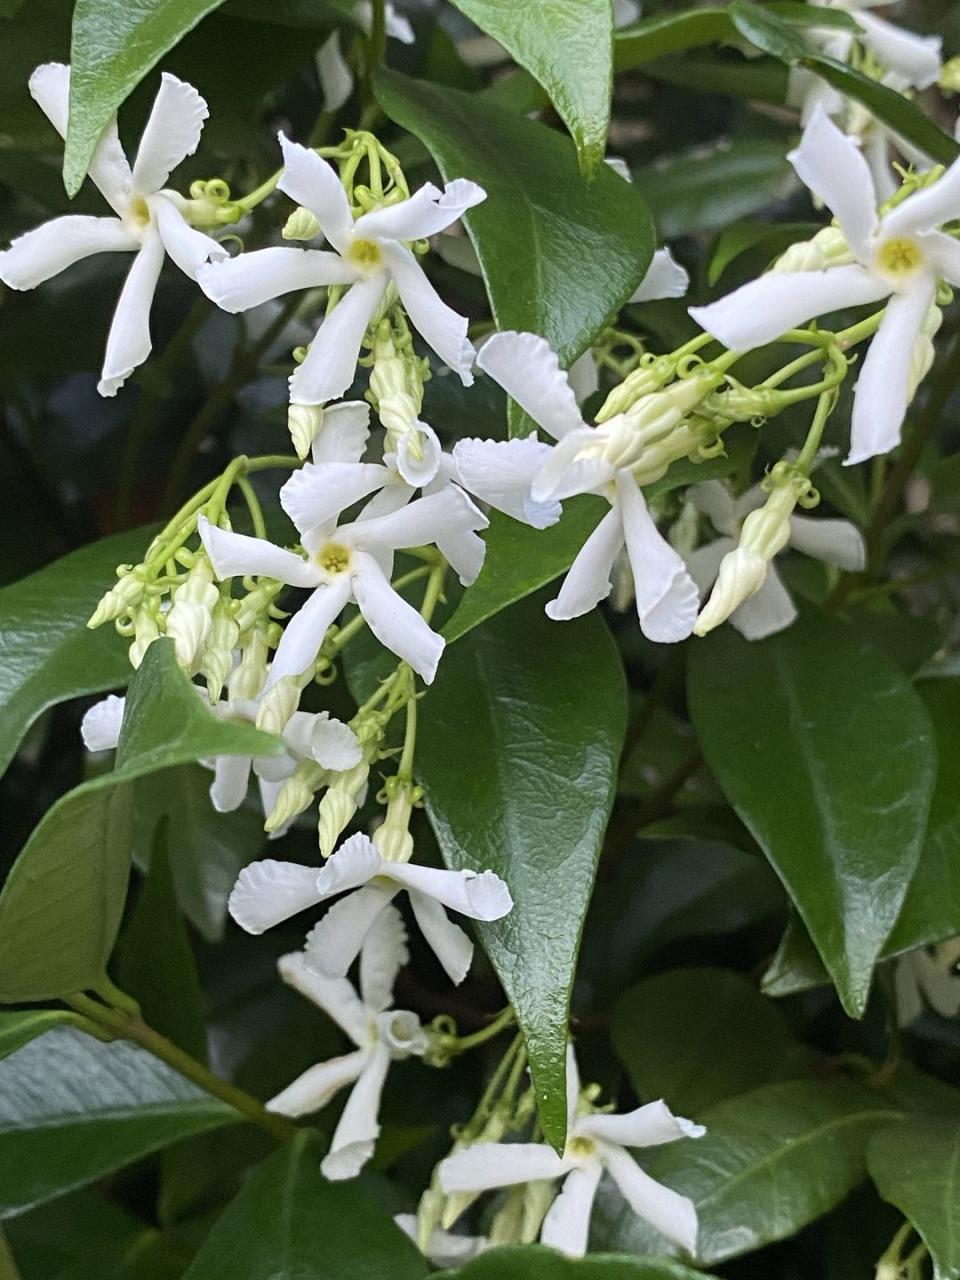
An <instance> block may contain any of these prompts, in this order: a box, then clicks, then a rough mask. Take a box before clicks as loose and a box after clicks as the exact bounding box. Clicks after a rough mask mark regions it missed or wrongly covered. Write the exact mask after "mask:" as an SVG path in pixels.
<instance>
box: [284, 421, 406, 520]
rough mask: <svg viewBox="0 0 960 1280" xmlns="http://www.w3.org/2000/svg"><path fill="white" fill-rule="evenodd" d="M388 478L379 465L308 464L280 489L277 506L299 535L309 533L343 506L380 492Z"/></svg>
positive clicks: (341, 509) (387, 474)
mask: <svg viewBox="0 0 960 1280" xmlns="http://www.w3.org/2000/svg"><path fill="white" fill-rule="evenodd" d="M322 429H323V428H321V430H322ZM389 478H390V473H389V471H388V470H387V468H386V467H384V466H381V465H380V464H379V463H373V462H324V463H322V464H320V465H317V463H311V462H308V463H307V464H306V465H305V466H303V467H301V468H300V470H299V471H294V473H293V475H291V477H290V479H289V480H288V481H287V482H286V484H285V485H284V486H283V488H282V489H281V490H280V505H281V507H283V509H284V511H285V512H286V513H287V515H288V516H289V517H290V519H291V520H292V521H293V523H294V524H295V525H296V526H297V529H298V530H299V531H300V533H309V531H310V530H311V529H315V528H316V527H317V525H320V524H326V523H328V522H329V521H331V520H333V521H336V520H337V519H338V517H339V516H340V513H341V512H342V511H344V510H346V508H347V507H352V506H353V504H354V503H355V502H359V501H360V499H361V498H366V497H368V496H369V494H371V493H373V492H374V490H376V489H382V488H383V486H384V484H386V482H387V481H388V479H389Z"/></svg>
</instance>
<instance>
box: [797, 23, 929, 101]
mask: <svg viewBox="0 0 960 1280" xmlns="http://www.w3.org/2000/svg"><path fill="white" fill-rule="evenodd" d="M811 3H813V4H814V5H815V6H817V7H819V8H821V9H840V10H842V11H844V12H846V13H849V14H850V16H851V17H852V18H853V20H854V22H855V23H856V24H857V26H858V28H859V31H858V32H857V39H859V40H860V41H861V42H862V43H863V44H865V45H866V47H867V48H868V49H869V50H870V52H871V53H872V54H873V56H874V57H875V58H876V60H877V62H878V63H879V64H880V65H881V66H882V67H883V68H885V69H886V71H887V72H889V73H890V76H889V78H885V83H887V84H889V85H890V87H891V88H894V89H897V90H898V92H901V93H902V92H903V91H904V90H906V89H929V87H930V86H931V85H932V84H936V82H937V80H938V79H939V77H940V68H941V65H942V56H941V55H942V51H943V41H942V40H941V38H940V37H939V36H918V35H916V34H915V33H914V32H913V31H906V30H904V28H903V27H898V26H896V25H895V24H894V23H892V22H888V21H887V20H886V18H878V17H877V15H876V14H875V13H868V12H866V11H867V10H868V9H876V8H877V7H878V6H880V5H883V4H885V3H887V0H811ZM819 30H821V31H826V30H830V31H831V32H834V31H835V29H834V28H819ZM848 53H849V48H848ZM844 60H845V59H844Z"/></svg>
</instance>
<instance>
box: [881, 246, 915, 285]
mask: <svg viewBox="0 0 960 1280" xmlns="http://www.w3.org/2000/svg"><path fill="white" fill-rule="evenodd" d="M924 262H925V259H924V256H923V250H922V249H921V248H920V246H919V245H918V244H917V242H916V240H910V239H909V238H908V237H906V236H894V237H893V238H892V239H890V240H885V241H884V242H883V244H882V245H881V246H880V248H879V250H878V251H877V266H878V268H879V269H880V271H881V272H882V273H883V274H884V275H887V276H892V277H893V278H894V279H898V280H901V279H903V278H904V277H905V276H912V275H913V274H914V273H915V272H916V271H919V270H920V268H921V267H922V266H923V265H924Z"/></svg>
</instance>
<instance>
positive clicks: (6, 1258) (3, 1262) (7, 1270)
mask: <svg viewBox="0 0 960 1280" xmlns="http://www.w3.org/2000/svg"><path fill="white" fill-rule="evenodd" d="M0 1280H21V1277H20V1272H19V1270H18V1268H17V1264H16V1261H15V1260H14V1257H13V1254H12V1253H11V1252H10V1245H9V1244H8V1243H7V1237H6V1234H5V1232H4V1230H3V1227H0Z"/></svg>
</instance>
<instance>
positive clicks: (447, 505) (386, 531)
mask: <svg viewBox="0 0 960 1280" xmlns="http://www.w3.org/2000/svg"><path fill="white" fill-rule="evenodd" d="M487 523H488V521H487V518H486V516H484V515H483V513H482V512H481V511H480V510H479V509H478V508H477V507H476V506H474V504H473V503H472V502H471V501H470V499H469V498H468V497H467V495H466V494H465V493H464V492H463V490H462V489H460V488H458V487H457V486H456V485H447V486H446V487H445V488H443V489H441V490H440V491H439V492H438V493H430V494H427V495H426V496H425V497H422V498H417V499H416V500H415V501H414V502H410V503H407V504H406V505H404V506H402V507H398V508H397V510H395V511H392V512H390V513H389V514H387V515H382V516H376V517H374V518H366V517H364V518H362V519H360V520H356V521H354V523H353V524H350V525H346V526H344V528H343V529H341V530H340V532H341V533H345V534H346V535H347V536H348V537H349V538H350V539H351V541H352V542H353V544H354V545H355V546H356V547H357V548H358V549H359V550H361V551H369V552H370V553H371V555H375V554H376V553H377V551H378V550H384V549H386V550H389V551H402V550H403V549H404V548H405V547H421V546H425V545H428V544H429V543H431V542H434V541H435V540H436V539H437V537H438V536H441V537H442V536H443V535H444V534H447V533H456V532H459V531H461V530H463V529H485V528H486V527H487Z"/></svg>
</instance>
